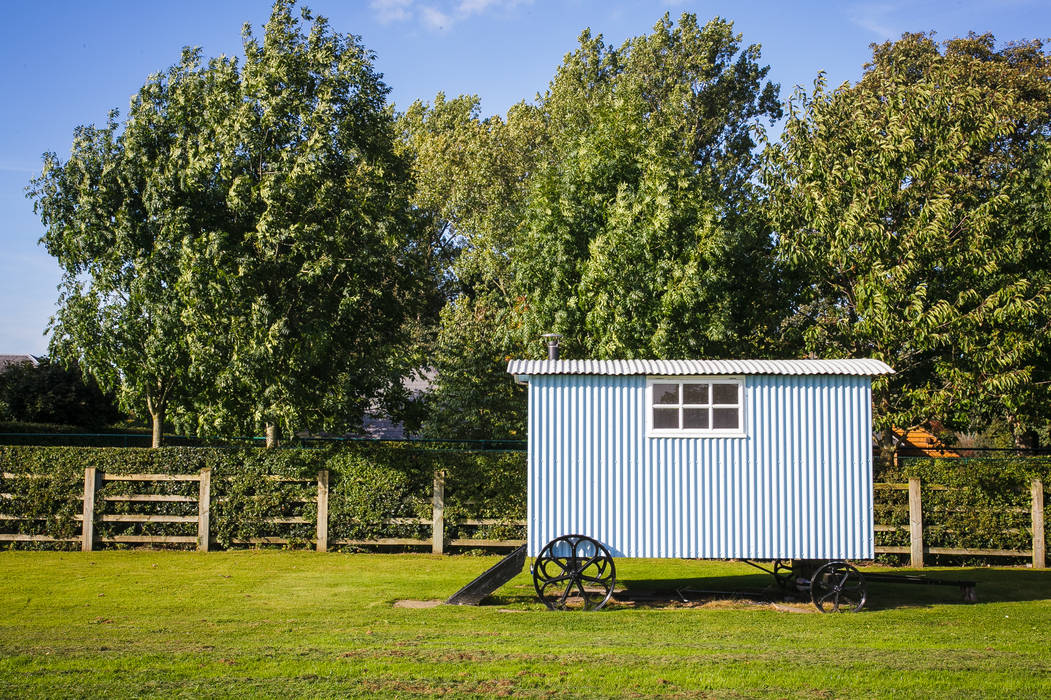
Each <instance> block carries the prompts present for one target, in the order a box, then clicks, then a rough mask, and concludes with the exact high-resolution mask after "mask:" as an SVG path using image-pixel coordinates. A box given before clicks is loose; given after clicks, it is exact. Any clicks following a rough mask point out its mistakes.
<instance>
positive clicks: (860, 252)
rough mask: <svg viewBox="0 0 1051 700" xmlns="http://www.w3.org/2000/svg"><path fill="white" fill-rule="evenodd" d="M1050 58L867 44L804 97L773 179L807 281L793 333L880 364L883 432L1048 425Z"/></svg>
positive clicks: (1013, 48) (916, 43)
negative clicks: (853, 71)
mask: <svg viewBox="0 0 1051 700" xmlns="http://www.w3.org/2000/svg"><path fill="white" fill-rule="evenodd" d="M1049 126H1051V62H1049V59H1048V56H1047V54H1046V53H1045V52H1044V51H1043V48H1042V45H1041V44H1040V43H1039V42H1023V43H1019V44H1009V45H1007V46H1005V47H1002V48H999V49H997V48H996V45H995V42H994V40H993V37H991V36H988V35H985V36H973V35H972V36H970V37H968V38H965V39H955V40H952V41H949V42H946V43H945V44H944V45H943V46H939V45H938V44H937V43H935V42H934V41H933V40H932V39H931V38H930V37H928V36H925V35H916V34H912V35H905V36H903V37H902V39H901V40H899V41H897V42H888V43H885V44H881V45H879V46H875V47H874V55H873V60H872V62H871V63H870V64H868V65H867V66H866V71H865V74H864V76H863V77H862V79H861V80H860V81H858V82H857V83H856V84H854V85H849V84H845V85H842V86H840V87H839V88H837V89H835V90H828V89H827V88H826V87H825V85H824V83H823V82H822V81H821V80H819V81H818V82H817V83H816V85H815V90H814V92H813V94H812V95H809V96H808V95H805V94H801V93H800V94H797V95H796V97H795V99H794V100H793V103H792V108H791V113H790V115H789V118H788V121H787V123H786V125H785V129H784V133H783V136H782V138H781V140H780V142H779V143H777V144H774V145H772V146H771V147H770V149H769V150H768V152H767V157H768V160H767V165H768V168H767V173H766V177H767V179H768V182H769V184H770V186H771V188H772V194H771V201H772V203H773V208H772V213H773V218H774V221H775V228H776V231H777V236H778V242H779V252H780V255H781V256H782V257H783V259H784V261H785V262H786V263H788V264H790V265H791V266H792V267H793V269H794V270H795V271H796V272H797V273H799V274H801V276H802V278H803V279H804V280H805V284H804V286H803V290H802V296H801V297H800V299H799V303H798V305H797V307H796V309H795V318H794V319H793V322H792V323H791V324H789V325H790V327H794V328H797V329H800V332H801V336H802V341H803V343H804V344H805V346H806V348H807V349H808V350H810V351H812V352H814V353H816V354H818V355H821V356H825V357H862V356H867V357H876V358H879V359H882V360H884V361H886V362H888V363H889V364H890V365H892V366H893V367H894V368H895V369H896V370H897V374H895V375H893V376H891V377H889V378H882V379H880V380H879V381H877V382H876V383H875V385H874V391H875V408H876V422H877V426H878V427H879V428H880V429H882V431H883V435H884V442H885V443H886V444H889V442H890V428H891V426H892V425H898V426H910V425H914V424H918V423H922V422H923V421H925V420H928V419H930V418H932V417H941V418H944V419H946V420H949V421H950V422H951V423H955V424H957V425H965V424H966V423H967V421H968V420H970V419H977V420H985V419H988V418H989V417H990V416H991V415H995V414H1000V415H1006V416H1007V418H1008V420H1009V421H1010V422H1011V424H1012V428H1013V430H1014V431H1015V432H1016V435H1019V436H1021V435H1022V434H1023V433H1026V432H1027V431H1029V430H1030V428H1031V427H1032V423H1033V422H1034V421H1040V420H1043V415H1044V414H1046V410H1047V405H1048V398H1049V397H1048V395H1047V386H1048V384H1047V381H1048V379H1049V377H1048V376H1047V369H1046V368H1047V361H1048V354H1047V351H1048V348H1049V345H1048V330H1049V323H1051V314H1049V312H1048V305H1047V302H1048V293H1049V286H1048V283H1049V279H1048V268H1047V260H1048V253H1049V252H1051V251H1049V250H1048V245H1049V238H1048V236H1049V233H1051V226H1049V223H1051V220H1049V217H1048V205H1047V201H1048V200H1047V193H1048V190H1047V186H1048V184H1047V175H1048V172H1049V169H1048V159H1047V138H1048V135H1049Z"/></svg>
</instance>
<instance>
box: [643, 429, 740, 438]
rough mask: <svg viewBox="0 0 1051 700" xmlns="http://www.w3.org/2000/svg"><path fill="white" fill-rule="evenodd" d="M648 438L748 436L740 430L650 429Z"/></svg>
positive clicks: (647, 433)
mask: <svg viewBox="0 0 1051 700" xmlns="http://www.w3.org/2000/svg"><path fill="white" fill-rule="evenodd" d="M646 437H648V438H746V437H748V433H745V432H743V431H740V430H649V431H647V432H646Z"/></svg>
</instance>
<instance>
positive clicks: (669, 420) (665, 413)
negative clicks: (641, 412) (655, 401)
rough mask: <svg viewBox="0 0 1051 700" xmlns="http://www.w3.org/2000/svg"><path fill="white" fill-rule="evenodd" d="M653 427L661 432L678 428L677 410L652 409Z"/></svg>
mask: <svg viewBox="0 0 1051 700" xmlns="http://www.w3.org/2000/svg"><path fill="white" fill-rule="evenodd" d="M653 427H654V428H657V429H661V430H666V429H668V428H678V427H679V409H677V408H655V409H653Z"/></svg>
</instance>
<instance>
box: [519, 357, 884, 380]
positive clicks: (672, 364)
mask: <svg viewBox="0 0 1051 700" xmlns="http://www.w3.org/2000/svg"><path fill="white" fill-rule="evenodd" d="M507 371H508V372H509V373H511V374H514V375H516V376H522V375H526V376H528V375H533V374H596V375H628V374H645V375H667V376H673V375H709V374H710V375H724V374H789V375H813V374H840V375H853V376H859V377H875V376H878V375H881V374H893V373H894V370H893V369H891V368H890V367H889V366H887V365H886V364H884V363H883V362H880V361H879V360H870V359H858V360H511V361H510V362H509V363H508V365H507Z"/></svg>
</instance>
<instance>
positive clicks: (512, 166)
mask: <svg viewBox="0 0 1051 700" xmlns="http://www.w3.org/2000/svg"><path fill="white" fill-rule="evenodd" d="M399 123H400V126H401V131H402V143H403V147H404V149H405V151H406V153H407V154H408V155H409V156H410V157H411V158H412V162H413V174H414V182H415V192H414V197H413V204H414V206H415V208H416V211H417V212H419V213H420V214H421V216H424V217H426V221H427V223H428V225H429V226H430V228H431V230H432V231H434V235H435V236H436V237H437V238H438V239H439V240H440V241H442V243H443V244H444V250H445V255H446V259H447V260H449V263H450V264H449V266H448V268H447V270H448V273H447V275H446V277H445V279H444V280H443V284H442V291H443V293H444V295H445V298H446V300H447V302H448V303H447V304H446V306H445V308H444V309H442V311H441V320H440V323H439V324H438V325H437V327H436V328H434V329H433V331H432V333H431V334H429V335H428V336H427V337H426V339H425V340H426V343H425V346H426V348H427V352H426V353H425V354H424V356H422V357H421V361H422V362H423V363H425V364H427V365H428V366H430V367H432V368H434V369H435V370H436V376H435V380H434V383H435V385H434V387H433V390H432V391H431V392H429V394H428V396H427V404H428V405H427V410H426V415H427V417H428V418H427V420H426V422H425V424H424V432H425V434H427V435H429V436H433V437H457V438H468V439H481V438H493V437H497V438H499V437H512V438H521V437H522V436H523V435H524V432H523V430H524V425H525V401H524V398H523V391H522V389H521V387H518V386H516V385H514V384H513V383H512V382H510V381H509V380H508V376H507V373H506V372H505V368H506V361H507V358H508V357H509V356H510V355H521V354H522V353H523V352H524V347H523V346H522V344H521V342H520V336H519V335H518V334H516V333H515V329H516V326H517V325H520V323H521V321H520V312H521V307H522V304H521V301H522V300H521V297H520V295H518V294H517V293H516V292H515V289H514V282H513V260H512V259H511V258H510V257H509V254H510V250H511V248H512V246H513V243H514V241H515V238H516V236H517V234H518V231H519V228H520V226H521V222H522V221H523V220H524V219H525V217H526V212H525V209H526V206H527V203H528V198H527V192H528V187H529V183H530V174H531V173H532V172H533V170H534V168H535V166H536V162H537V158H538V157H539V154H540V153H541V152H542V151H543V147H544V144H545V141H546V128H545V124H544V121H543V114H542V113H541V111H540V110H539V109H538V108H537V107H535V106H531V105H526V104H524V103H519V104H517V105H515V106H514V107H512V108H511V109H510V110H509V111H508V114H507V115H506V117H503V118H501V117H495V116H494V117H488V118H482V117H481V116H480V105H479V101H478V98H477V97H474V96H461V97H458V98H455V99H448V100H447V99H446V98H445V96H444V95H442V94H439V95H438V96H437V97H436V98H435V100H434V102H433V103H432V104H429V105H425V104H423V103H421V102H416V103H414V104H412V105H411V106H410V107H409V109H408V110H407V111H406V112H405V113H404V114H403V115H402V116H401V118H400V120H399Z"/></svg>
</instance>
